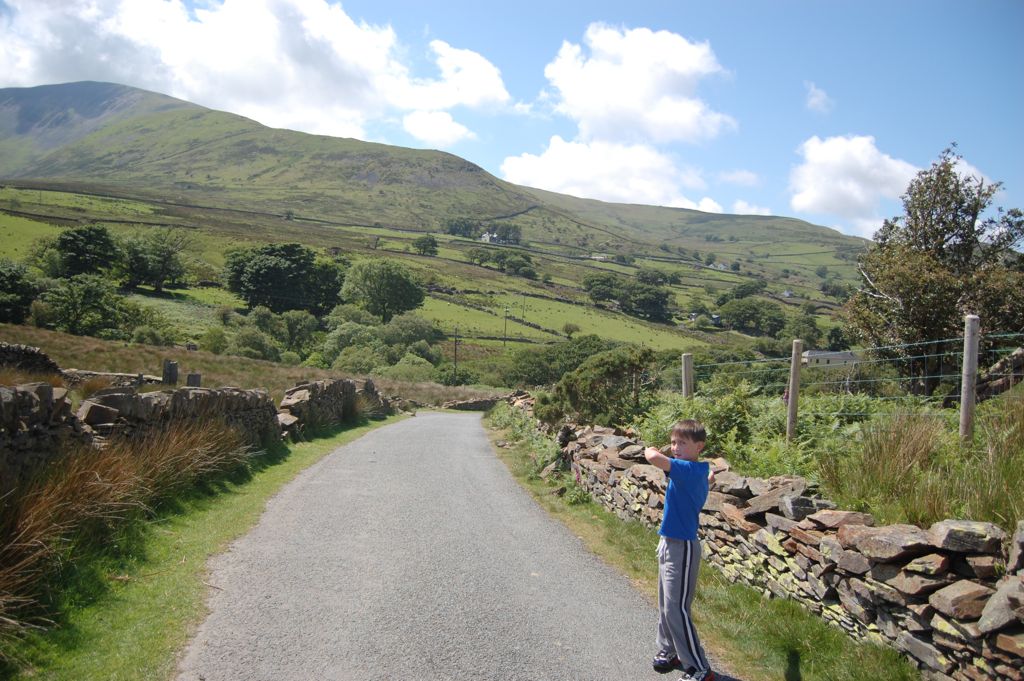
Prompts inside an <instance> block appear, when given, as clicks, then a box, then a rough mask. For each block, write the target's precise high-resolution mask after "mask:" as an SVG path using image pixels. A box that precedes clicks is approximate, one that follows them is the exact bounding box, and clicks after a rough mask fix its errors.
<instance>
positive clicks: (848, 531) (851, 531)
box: [836, 523, 875, 549]
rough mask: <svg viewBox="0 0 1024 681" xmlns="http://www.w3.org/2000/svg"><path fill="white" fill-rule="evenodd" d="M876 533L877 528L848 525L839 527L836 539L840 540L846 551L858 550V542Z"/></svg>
mask: <svg viewBox="0 0 1024 681" xmlns="http://www.w3.org/2000/svg"><path fill="white" fill-rule="evenodd" d="M874 531H875V528H873V527H870V526H868V525H856V524H853V523H847V524H845V525H840V526H839V528H838V529H837V531H836V538H837V539H838V540H839V543H840V544H842V546H843V548H844V549H852V548H856V546H857V541H858V540H859V539H860V538H861V537H864V536H867V535H868V534H870V533H871V532H874Z"/></svg>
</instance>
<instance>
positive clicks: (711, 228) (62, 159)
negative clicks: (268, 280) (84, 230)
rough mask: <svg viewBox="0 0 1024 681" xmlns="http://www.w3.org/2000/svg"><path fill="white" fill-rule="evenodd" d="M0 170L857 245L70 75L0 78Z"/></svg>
mask: <svg viewBox="0 0 1024 681" xmlns="http://www.w3.org/2000/svg"><path fill="white" fill-rule="evenodd" d="M0 177H3V178H5V179H8V180H19V179H20V180H29V179H31V180H33V181H36V182H45V181H65V182H66V181H74V182H84V183H89V182H92V183H98V184H104V185H113V186H118V187H122V188H124V189H125V190H126V191H128V192H131V191H133V190H134V191H143V190H145V191H147V192H148V193H152V192H154V191H155V192H162V193H164V194H166V195H167V197H168V198H173V199H175V200H183V201H184V200H188V201H190V202H192V203H198V204H204V203H206V204H209V205H211V206H216V207H223V208H237V207H255V208H257V209H259V210H265V211H269V212H278V213H280V214H290V215H298V214H301V215H304V216H308V217H310V218H322V219H328V220H333V221H339V222H350V223H353V224H367V225H381V226H395V227H399V228H403V229H415V230H421V231H443V229H444V227H445V223H446V221H447V220H448V219H451V218H468V219H472V220H477V221H480V222H483V223H486V222H491V221H495V220H502V221H511V222H514V223H515V224H517V225H519V226H520V227H521V229H522V231H523V235H524V237H525V238H527V239H536V240H543V241H546V242H552V243H561V244H563V245H564V246H565V247H566V248H571V249H573V250H582V251H587V250H607V251H612V252H616V253H624V252H634V253H638V254H639V253H649V254H657V253H658V250H659V249H661V250H662V251H664V250H665V244H668V245H671V247H672V248H673V249H675V250H677V251H678V250H680V249H684V248H693V247H694V246H695V245H699V244H700V243H701V242H706V241H709V240H710V241H715V240H722V239H733V240H737V241H743V242H752V243H753V244H754V247H752V248H748V249H747V250H748V251H750V252H752V253H755V252H757V246H758V245H759V246H760V247H762V248H768V247H769V246H770V245H771V244H774V243H778V242H780V241H783V242H784V241H796V242H800V243H806V244H816V245H819V246H821V247H822V248H830V249H841V250H858V249H859V248H862V247H863V245H864V244H865V243H866V242H865V241H864V240H862V239H858V238H857V237H850V236H846V235H843V234H840V233H839V232H837V231H835V230H832V229H829V228H826V227H821V226H818V225H813V224H811V223H808V222H804V221H802V220H797V219H794V218H787V217H780V216H739V215H723V214H712V213H702V212H700V211H695V210H688V209H684V208H669V207H660V206H647V205H643V204H620V203H610V202H604V201H599V200H596V199H585V198H580V197H573V196H569V195H565V194H557V193H554V192H549V191H547V190H542V189H538V188H531V187H523V186H519V185H514V184H511V183H509V182H506V181H504V180H501V179H500V178H497V177H494V176H493V175H491V174H490V173H488V172H487V171H486V170H484V169H483V168H481V167H480V166H478V165H476V164H474V163H472V162H471V161H468V160H466V159H463V158H461V157H459V156H456V155H454V154H450V153H447V152H443V151H436V150H419V149H408V148H405V147H396V146H392V145H385V144H380V143H374V142H364V141H361V140H355V139H351V138H335V137H328V136H323V135H311V134H308V133H302V132H296V131H292V130H285V129H276V128H269V127H266V126H264V125H262V124H260V123H258V122H256V121H252V120H250V119H247V118H244V117H242V116H238V115H236V114H231V113H225V112H220V111H215V110H212V109H208V108H206V107H202V106H199V105H197V104H193V103H190V102H186V101H184V100H180V99H176V98H173V97H169V96H167V95H162V94H160V93H154V92H149V91H146V90H140V89H138V88H133V87H129V86H125V85H118V84H114V83H97V82H90V81H85V82H78V83H69V84H62V85H45V86H39V87H36V88H7V89H0Z"/></svg>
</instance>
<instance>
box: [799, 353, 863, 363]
mask: <svg viewBox="0 0 1024 681" xmlns="http://www.w3.org/2000/svg"><path fill="white" fill-rule="evenodd" d="M858 362H860V358H859V357H857V355H855V354H853V353H852V352H850V351H849V350H841V351H832V350H804V353H803V356H802V359H801V364H803V365H804V366H833V367H841V366H852V365H854V364H857V363H858Z"/></svg>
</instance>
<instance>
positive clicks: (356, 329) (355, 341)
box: [320, 322, 385, 365]
mask: <svg viewBox="0 0 1024 681" xmlns="http://www.w3.org/2000/svg"><path fill="white" fill-rule="evenodd" d="M353 345H365V346H373V347H378V348H379V347H380V346H381V345H382V343H381V340H380V336H379V335H378V332H377V328H376V327H372V326H365V325H363V324H357V323H355V322H343V323H342V324H340V325H339V326H338V327H337V328H335V329H334V330H333V331H331V332H330V333H328V334H327V337H326V338H324V343H323V346H322V347H321V348H320V354H321V355H322V356H323V358H324V361H325V362H327V363H329V364H332V365H333V364H334V361H335V360H336V359H337V358H338V354H339V353H341V352H342V351H343V350H345V349H346V348H349V347H351V346H353ZM382 363H385V362H383V361H382Z"/></svg>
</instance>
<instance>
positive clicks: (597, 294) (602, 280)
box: [583, 273, 625, 303]
mask: <svg viewBox="0 0 1024 681" xmlns="http://www.w3.org/2000/svg"><path fill="white" fill-rule="evenodd" d="M624 284H625V282H624V281H623V280H622V279H620V278H619V277H617V276H615V275H614V274H611V273H600V274H588V275H586V276H585V277H583V288H584V289H586V291H587V293H588V294H589V295H590V299H591V300H592V301H594V302H595V303H599V302H601V301H603V300H614V299H616V298H618V297H619V293H620V292H621V291H622V289H623V287H624Z"/></svg>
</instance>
